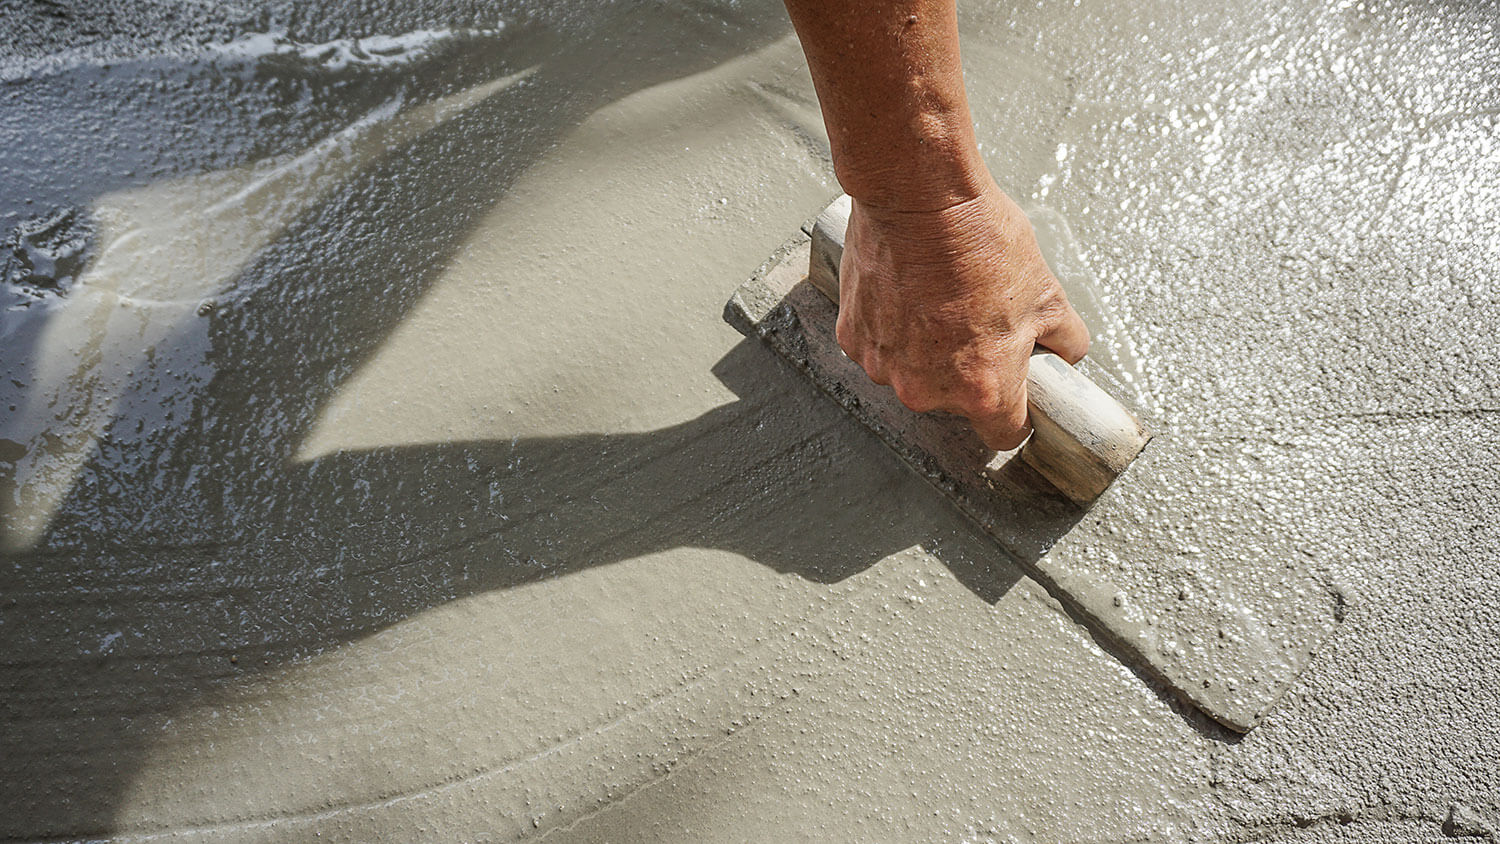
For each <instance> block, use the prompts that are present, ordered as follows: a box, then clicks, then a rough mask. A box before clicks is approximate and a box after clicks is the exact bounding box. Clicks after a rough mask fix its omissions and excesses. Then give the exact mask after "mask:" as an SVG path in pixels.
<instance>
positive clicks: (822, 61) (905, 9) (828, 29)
mask: <svg viewBox="0 0 1500 844" xmlns="http://www.w3.org/2000/svg"><path fill="white" fill-rule="evenodd" d="M785 2H786V6H787V11H788V12H790V14H791V17H792V23H793V24H794V25H795V26H796V28H797V35H798V37H799V38H800V39H801V41H802V49H803V52H804V53H805V54H806V55H807V63H808V66H809V68H810V69H811V71H812V77H813V84H814V85H815V86H816V88H817V91H818V101H819V103H820V105H821V106H822V109H823V122H824V124H825V125H826V126H827V128H828V137H829V141H830V143H831V144H832V148H833V161H834V171H835V173H836V174H837V176H838V179H839V183H840V184H841V185H842V186H843V188H844V191H845V192H846V193H848V194H849V195H850V196H853V197H854V198H855V199H857V200H859V201H860V202H862V203H864V204H866V205H867V206H869V207H871V208H886V209H891V210H902V211H930V210H936V209H939V208H947V207H950V206H952V205H956V204H958V203H960V202H964V201H967V200H970V199H973V198H975V197H977V196H979V195H980V194H981V193H982V192H983V191H984V190H985V188H986V187H987V186H988V184H989V173H988V171H987V170H985V167H984V164H983V162H982V161H981V159H980V157H979V150H978V146H977V144H976V143H975V139H974V126H973V121H972V119H971V118H970V115H969V104H968V99H967V97H965V95H964V81H963V69H962V67H961V65H960V60H959V51H958V20H957V17H958V16H957V9H956V3H955V0H785Z"/></svg>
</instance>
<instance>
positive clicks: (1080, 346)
mask: <svg viewBox="0 0 1500 844" xmlns="http://www.w3.org/2000/svg"><path fill="white" fill-rule="evenodd" d="M1036 344H1037V345H1038V346H1045V347H1046V348H1047V350H1048V351H1050V352H1052V353H1053V354H1055V355H1057V356H1058V357H1060V358H1062V359H1063V360H1065V361H1067V362H1068V363H1070V364H1075V363H1078V362H1079V361H1081V360H1083V356H1084V355H1086V354H1088V353H1089V329H1088V326H1086V325H1084V324H1083V318H1082V317H1080V316H1078V312H1077V311H1075V310H1073V306H1072V305H1069V304H1067V303H1066V302H1065V303H1063V309H1062V312H1061V313H1059V314H1058V315H1057V317H1056V318H1054V319H1053V320H1052V321H1051V324H1049V325H1048V326H1047V328H1046V330H1045V331H1043V332H1042V333H1041V334H1038V335H1037V338H1036Z"/></svg>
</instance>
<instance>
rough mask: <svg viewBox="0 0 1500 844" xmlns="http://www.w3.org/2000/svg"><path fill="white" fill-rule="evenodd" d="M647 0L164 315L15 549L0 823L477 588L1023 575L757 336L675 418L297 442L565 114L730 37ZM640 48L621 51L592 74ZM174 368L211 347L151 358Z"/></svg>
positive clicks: (1002, 582) (28, 817) (701, 63)
mask: <svg viewBox="0 0 1500 844" xmlns="http://www.w3.org/2000/svg"><path fill="white" fill-rule="evenodd" d="M765 6H766V9H763V10H761V12H762V14H759V16H756V17H753V22H755V26H754V27H751V29H750V31H749V32H739V33H729V35H732V36H735V37H738V38H740V41H739V42H737V43H736V47H735V49H736V50H739V51H742V50H743V49H745V48H748V47H751V46H755V45H756V44H758V43H764V41H766V40H768V39H769V38H771V37H773V36H779V35H781V34H783V33H784V32H785V22H784V21H783V20H782V18H781V11H780V8H779V6H778V5H775V4H765ZM768 10H769V11H768ZM772 11H774V20H775V21H776V22H777V23H776V26H775V27H771V26H770V24H769V21H770V20H772V17H771V16H770V15H771V12H772ZM647 23H649V22H641V21H636V22H633V23H630V24H629V25H624V26H621V27H618V28H615V29H611V28H610V27H608V26H602V27H599V31H601V32H607V33H608V35H607V37H605V36H601V38H602V41H594V42H591V41H588V40H585V41H583V42H582V43H577V44H567V45H565V46H564V47H558V46H557V45H553V48H554V49H564V50H565V54H564V55H562V56H560V57H554V58H552V59H548V60H545V61H544V62H543V63H542V64H541V65H540V67H539V68H538V69H537V70H536V71H535V72H534V73H533V74H532V76H531V77H529V78H528V79H527V80H526V81H525V82H524V84H518V85H515V86H512V87H510V88H507V89H505V90H504V91H502V92H500V93H498V94H496V95H494V96H492V97H489V98H488V99H485V100H484V101H482V102H480V103H478V104H477V105H474V106H472V107H470V108H468V109H467V110H466V111H464V112H463V113H462V114H461V115H458V116H456V117H454V118H453V119H451V120H449V121H447V122H445V123H442V124H441V125H439V126H437V127H436V128H434V129H433V130H432V131H430V132H427V133H426V134H424V135H422V136H421V137H419V138H418V139H416V140H414V141H412V142H411V143H410V144H409V145H407V146H405V147H403V148H402V149H401V150H400V154H399V155H396V156H391V157H388V158H386V159H384V160H382V161H380V162H379V163H377V164H375V165H372V166H370V167H368V168H366V169H364V170H361V171H360V172H359V173H357V174H356V175H354V176H353V177H352V178H350V179H348V180H347V181H346V182H344V183H342V184H341V185H339V186H338V188H337V189H336V190H334V191H333V192H331V193H330V194H329V195H328V196H327V197H326V198H324V199H323V200H321V201H320V202H318V203H317V204H316V206H314V207H312V208H310V209H308V210H306V211H304V212H303V213H301V214H300V215H298V216H297V217H296V219H295V220H293V221H292V222H291V224H290V225H288V226H287V227H286V228H285V229H284V231H282V232H281V234H280V235H279V236H277V237H276V238H275V240H273V241H272V242H271V243H269V244H268V245H267V246H265V247H264V248H263V249H260V250H259V251H258V252H257V253H256V256H255V258H254V260H253V261H252V262H251V263H250V265H249V266H248V267H246V268H245V269H244V270H243V271H242V272H240V273H239V274H238V275H237V277H236V278H235V279H234V280H233V283H232V284H231V285H230V286H229V288H228V289H227V290H225V291H223V294H222V295H221V296H219V297H218V303H217V307H215V308H214V309H212V310H211V311H204V312H203V313H201V314H199V315H198V316H197V317H196V318H194V319H193V320H191V321H190V322H188V323H184V324H182V325H180V326H178V328H177V333H176V334H175V335H173V337H169V338H167V340H166V341H164V342H162V343H159V344H157V346H156V348H155V350H154V355H155V357H154V358H153V359H152V361H151V364H150V366H146V367H144V369H145V370H147V371H148V374H147V375H142V376H141V377H138V378H137V379H136V380H134V381H132V382H130V388H129V389H127V390H126V391H125V393H124V394H123V395H122V396H121V397H120V398H119V400H118V401H117V402H116V403H115V405H114V407H113V409H112V411H111V412H112V414H113V415H112V417H111V421H109V423H108V424H107V425H105V426H104V428H103V429H102V431H101V432H100V434H99V436H98V437H97V439H96V442H95V444H94V446H93V447H92V449H91V450H90V451H89V452H88V454H87V455H86V459H85V460H84V463H83V465H82V467H81V469H80V470H79V471H78V472H77V474H76V476H75V477H74V478H73V480H72V482H71V485H70V486H69V488H68V489H67V491H66V493H65V495H64V496H63V497H62V499H61V502H60V503H59V505H58V507H57V508H56V510H55V512H54V513H53V515H52V516H51V519H50V521H49V522H48V523H47V525H46V529H45V531H44V532H43V534H42V536H41V538H40V540H39V541H38V542H37V543H35V545H34V546H33V547H31V548H29V549H25V550H9V551H5V552H0V602H3V603H0V610H3V621H4V623H3V625H0V664H3V665H4V666H5V671H4V678H3V680H0V684H3V686H0V692H3V695H0V697H3V700H0V714H3V719H0V723H3V724H4V732H3V735H0V756H3V758H5V759H6V760H7V764H6V771H5V773H4V775H3V776H0V803H3V804H4V805H6V806H8V807H9V808H10V811H9V812H8V813H7V814H6V816H5V819H4V820H3V821H0V837H3V838H24V839H29V838H36V837H50V836H88V835H101V834H108V833H109V832H111V831H112V830H114V829H115V826H116V818H117V814H118V811H119V809H120V803H121V801H122V800H123V799H124V795H125V794H126V792H127V790H128V787H129V784H130V782H131V781H132V778H133V777H134V776H135V773H136V769H137V767H138V766H139V765H140V764H142V761H143V759H144V758H145V755H146V753H147V752H148V750H149V748H150V747H151V746H152V744H153V742H154V741H155V740H156V737H157V736H159V734H160V732H161V731H162V730H163V729H169V728H170V727H169V725H170V723H171V721H172V718H173V714H174V713H180V712H183V711H186V710H189V709H191V708H192V707H194V706H195V705H196V703H197V702H199V701H201V700H203V699H204V697H205V696H208V695H211V694H213V693H214V692H215V691H216V690H219V689H222V688H224V687H225V686H226V685H229V684H233V683H238V682H243V679H244V675H245V674H246V673H247V672H254V671H259V670H262V668H263V667H265V666H275V665H284V664H285V663H286V662H287V661H288V660H291V659H295V658H297V657H299V656H302V655H306V654H309V653H313V652H317V651H321V650H324V649H327V648H332V647H337V646H339V645H341V644H343V643H346V642H349V641H351V640H352V639H354V638H356V637H360V636H363V635H366V634H368V633H369V632H371V631H374V630H378V629H381V628H384V627H386V626H389V625H391V624H394V623H396V622H398V621H400V620H402V619H404V618H409V617H411V616H412V615H413V614H416V613H420V612H422V611H424V610H426V609H429V608H432V607H435V606H439V605H442V604H444V603H446V602H449V601H452V600H454V599H456V598H460V597H463V596H465V595H473V594H478V593H481V592H485V591H489V590H496V589H506V588H510V587H513V586H516V585H519V584H523V583H528V582H533V581H536V580H539V579H542V578H549V577H560V576H564V575H566V574H568V573H570V572H576V571H580V570H582V569H585V568H588V567H592V566H599V565H606V564H613V563H619V562H622V561H627V560H630V559H633V558H637V557H639V556H641V555H643V554H648V553H651V552H653V551H657V550H662V549H669V548H679V547H701V548H714V549H723V550H727V551H732V552H734V553H737V554H740V555H743V556H744V557H747V558H749V559H752V560H756V561H759V562H761V563H763V564H765V565H768V566H771V567H773V568H775V569H776V570H778V571H782V572H787V573H789V574H792V575H795V576H800V577H804V578H807V579H809V580H813V581H816V582H822V583H829V582H835V581H838V580H841V579H843V578H846V577H848V576H850V575H851V574H854V573H855V572H858V571H861V570H862V569H864V568H866V567H868V566H870V565H872V564H873V563H875V562H876V561H878V560H880V559H882V558H883V557H885V556H887V555H889V554H891V553H893V552H895V551H898V550H901V549H904V548H907V547H910V546H912V545H917V544H924V545H925V546H927V547H928V548H929V549H930V550H935V551H936V552H937V553H939V555H940V556H941V557H942V558H943V559H944V561H945V562H947V563H948V564H949V565H950V566H951V567H952V568H953V569H954V572H955V574H956V575H957V576H958V577H959V578H960V580H962V581H963V582H964V583H966V584H967V585H968V586H969V587H970V588H971V589H973V590H974V591H975V592H976V593H977V594H979V595H981V596H983V597H984V598H986V599H987V600H991V601H994V600H998V598H999V597H1000V596H1001V595H1003V594H1004V593H1005V591H1006V590H1007V589H1008V588H1009V587H1010V585H1011V584H1012V583H1014V582H1015V579H1016V578H1017V577H1018V574H1017V573H1016V570H1015V569H1014V568H1013V567H1012V566H1011V565H1010V563H1009V562H1007V561H1006V560H1004V559H1003V558H1002V557H1001V555H1000V554H999V553H998V552H997V551H995V550H994V548H993V546H991V545H990V544H989V543H987V542H986V541H984V538H983V537H981V536H978V535H977V533H976V531H975V530H974V529H973V528H971V527H970V526H969V525H968V524H967V522H965V521H964V520H963V519H962V518H961V517H959V516H958V515H956V514H955V513H953V512H952V511H951V509H950V508H948V507H947V506H946V505H945V504H944V502H943V501H942V499H941V497H940V496H939V495H938V494H937V493H936V492H935V491H933V490H931V489H929V488H927V487H926V486H925V485H924V484H923V483H922V482H921V481H920V479H918V478H916V476H915V475H913V474H912V473H910V472H909V471H907V470H906V469H905V468H903V467H902V466H901V465H900V464H899V462H898V461H896V460H895V459H894V458H893V457H892V456H891V455H889V454H888V453H886V452H885V451H884V449H883V448H882V447H881V446H880V445H879V444H878V442H876V441H875V439H874V438H873V437H872V436H871V435H869V434H868V433H866V432H865V431H864V430H863V429H862V428H860V427H859V425H858V424H857V423H856V422H854V421H853V420H850V419H849V418H848V417H847V416H846V415H845V414H844V413H843V412H842V411H840V410H839V409H838V408H837V407H836V406H835V405H833V404H832V403H830V402H826V401H823V400H822V399H821V398H820V397H819V395H818V394H817V392H816V390H815V388H813V387H812V386H811V385H810V384H807V383H806V382H805V379H803V378H801V377H800V376H798V375H796V374H795V373H794V372H792V371H790V370H789V369H788V368H787V367H786V366H785V365H784V364H782V363H781V362H780V361H779V359H778V358H776V357H775V356H774V355H772V354H771V353H769V352H768V351H767V350H766V349H764V348H762V347H761V346H760V345H759V344H756V343H750V342H743V343H741V344H739V345H738V346H736V347H735V348H734V350H733V351H732V352H731V353H730V354H729V355H728V356H726V357H725V359H724V360H723V361H721V362H720V364H719V366H718V367H717V369H716V372H717V373H718V374H719V376H720V377H721V379H723V380H724V381H725V382H726V383H728V384H729V385H730V386H731V387H732V389H734V390H735V392H736V393H737V394H738V395H739V400H738V401H736V402H734V403H731V404H729V405H725V406H723V407H718V408H715V409H713V410H710V411H709V412H707V413H705V414H703V415H702V416H700V417H698V418H696V419H693V420H690V421H687V422H684V423H682V424H680V425H675V426H672V427H668V428H665V429H662V430H658V431H651V432H648V433H640V434H593V435H579V436H566V437H536V438H524V439H507V438H497V439H495V440H482V441H475V442H450V443H443V444H438V445H413V446H399V447H390V448H378V449H372V450H368V451H363V452H342V453H336V454H332V455H328V456H325V457H320V458H316V459H312V460H308V461H300V460H298V459H297V457H296V455H297V453H298V448H299V446H300V445H301V444H302V442H303V440H304V438H305V437H306V436H307V433H308V432H309V431H310V430H311V429H312V426H313V424H314V423H315V421H316V420H317V418H318V415H319V412H320V411H321V410H322V409H323V408H324V407H325V405H326V404H327V402H328V401H329V399H330V398H331V397H332V395H333V394H334V392H335V390H336V389H337V388H338V387H339V385H340V384H342V383H343V382H344V381H345V379H347V378H348V376H349V375H350V374H351V373H353V372H354V371H355V370H356V369H357V368H358V367H359V366H360V365H361V363H363V362H364V361H365V360H366V359H368V358H369V356H370V355H371V354H373V352H374V350H375V349H376V348H377V347H378V346H379V345H380V343H381V342H382V341H383V340H384V339H385V338H386V337H387V336H388V335H389V333H390V332H391V331H392V330H393V329H394V328H395V326H396V325H398V324H399V323H400V321H401V320H402V318H403V317H404V316H405V315H406V314H407V313H408V311H409V310H410V308H411V307H412V305H413V303H414V302H415V301H416V300H417V299H418V298H419V297H420V296H421V295H422V293H423V292H424V291H425V290H426V289H427V288H428V287H429V286H430V284H431V283H432V281H433V279H434V278H436V276H437V275H438V274H439V273H440V272H441V271H442V269H443V268H444V266H445V265H446V263H447V261H448V260H450V259H451V257H452V256H453V255H454V254H455V253H456V252H457V250H458V249H459V248H460V247H461V245H462V244H463V243H464V241H465V239H466V238H467V237H468V236H469V234H470V233H471V232H472V230H473V227H474V225H475V223H476V222H477V220H478V219H479V218H480V217H481V216H482V215H483V213H484V212H485V210H486V209H488V208H490V207H491V206H492V205H493V204H494V202H495V201H496V199H497V198H498V197H499V196H500V195H502V194H503V193H504V192H505V190H506V189H507V187H508V186H509V185H510V184H512V183H513V182H514V180H515V179H516V178H517V177H518V176H519V175H520V174H521V173H523V172H524V171H525V170H526V168H527V167H529V166H530V164H531V163H532V162H534V161H535V160H536V159H537V158H538V157H539V156H540V155H541V154H542V153H543V152H544V151H545V150H546V149H547V148H548V146H549V145H550V144H552V143H553V142H554V140H555V139H556V137H557V136H558V134H559V133H560V132H561V131H563V130H565V129H566V128H567V127H569V126H571V125H574V124H576V123H577V122H578V121H579V120H581V119H582V118H583V117H585V116H586V115H587V114H588V113H589V112H591V111H592V110H593V109H594V108H597V107H598V106H599V105H600V104H602V102H603V101H607V100H608V99H609V98H611V97H615V96H619V95H620V94H622V93H624V92H626V91H628V90H631V89H634V88H639V87H643V86H645V85H649V84H652V83H653V82H655V81H659V80H661V79H666V78H672V77H674V76H680V75H682V74H684V73H688V72H692V71H693V70H695V69H699V68H702V67H705V66H711V65H712V64H713V63H716V62H717V61H721V60H722V59H723V58H724V57H725V55H726V52H725V50H724V49H723V48H724V47H725V44H724V43H723V42H724V41H725V39H726V37H728V36H726V35H725V34H724V33H717V34H713V35H712V37H699V38H698V40H697V41H693V40H692V39H688V38H686V37H684V42H685V43H696V44H699V45H700V46H699V48H698V49H696V50H692V51H689V50H684V51H682V52H681V54H680V55H671V56H665V57H663V56H657V55H654V54H651V52H652V46H653V45H655V44H658V43H659V41H660V35H659V34H658V35H653V36H652V37H651V38H650V39H645V38H644V37H643V38H642V39H641V40H636V41H632V40H631V39H630V38H629V37H627V36H629V35H630V34H631V33H633V32H634V33H639V32H640V31H641V30H642V28H643V27H645V26H647ZM700 35H701V34H700ZM732 52H733V51H730V54H732ZM621 54H626V57H627V58H629V59H630V61H628V62H626V64H627V66H628V67H629V68H630V71H629V72H623V73H615V74H613V75H609V76H608V77H600V74H601V73H602V70H601V68H607V67H608V66H609V65H610V57H611V56H613V57H614V58H615V59H619V58H620V57H621ZM713 318H717V315H713ZM21 352H24V350H18V353H21ZM8 355H9V353H8ZM174 372H175V373H182V372H190V373H193V377H192V378H189V379H186V380H183V379H178V380H171V379H163V378H161V377H158V376H159V375H160V374H161V373H174ZM152 373H154V374H152ZM232 657H238V658H237V659H234V658H232Z"/></svg>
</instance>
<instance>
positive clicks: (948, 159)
mask: <svg viewBox="0 0 1500 844" xmlns="http://www.w3.org/2000/svg"><path fill="white" fill-rule="evenodd" d="M912 122H913V123H914V124H916V125H914V126H913V131H912V132H910V133H903V137H901V138H900V139H899V140H896V141H894V142H892V143H889V144H888V145H886V146H883V147H876V148H865V149H859V150H850V151H848V152H847V153H846V154H843V155H836V156H835V161H834V173H835V175H836V176H837V177H838V180H839V185H840V186H841V187H842V188H843V189H844V192H845V193H847V194H849V196H851V197H853V198H854V199H855V201H857V202H859V203H861V204H862V205H864V206H865V207H866V208H867V209H871V210H880V211H889V212H927V211H941V210H943V209H946V208H952V207H954V206H957V205H961V204H963V203H966V202H970V201H973V200H975V199H977V198H979V197H980V196H982V195H984V194H985V193H987V192H988V191H990V190H992V189H994V185H995V182H994V179H993V178H991V176H990V172H989V169H988V168H987V167H985V165H984V160H983V159H982V158H981V157H980V155H979V148H978V144H977V142H976V141H975V139H974V133H973V129H972V128H971V127H969V126H968V125H966V124H967V120H965V121H964V125H959V126H954V127H947V126H944V125H942V124H943V121H941V120H939V119H936V118H932V119H928V118H916V119H914V120H913V121H912ZM836 152H838V150H836Z"/></svg>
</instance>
